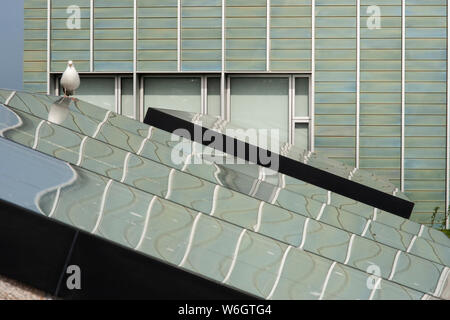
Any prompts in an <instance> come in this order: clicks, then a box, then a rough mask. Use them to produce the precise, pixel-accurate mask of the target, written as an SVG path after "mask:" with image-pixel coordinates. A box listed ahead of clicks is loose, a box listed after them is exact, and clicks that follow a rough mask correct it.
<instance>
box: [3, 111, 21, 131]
mask: <svg viewBox="0 0 450 320" xmlns="http://www.w3.org/2000/svg"><path fill="white" fill-rule="evenodd" d="M8 111H10V112H11V113H12V114H14V115H15V116H16V117H17V120H18V122H17V123H16V124H15V125H13V126H11V127H7V128H3V129H1V130H0V137H3V136H4V134H5V132H6V131H8V130H13V129H17V128H20V127H21V126H22V125H23V121H22V118H20V117H19V115H18V114H17V113H15V112H14V111H12V110H11V109H9V108H8Z"/></svg>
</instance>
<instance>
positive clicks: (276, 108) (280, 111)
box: [230, 76, 289, 142]
mask: <svg viewBox="0 0 450 320" xmlns="http://www.w3.org/2000/svg"><path fill="white" fill-rule="evenodd" d="M230 120H231V122H234V123H236V124H237V125H239V126H241V127H244V128H254V129H279V138H280V141H281V142H288V140H289V139H288V137H289V135H288V133H289V129H288V128H289V78H288V77H280V78H278V77H233V76H231V79H230Z"/></svg>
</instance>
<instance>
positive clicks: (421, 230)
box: [417, 224, 425, 237]
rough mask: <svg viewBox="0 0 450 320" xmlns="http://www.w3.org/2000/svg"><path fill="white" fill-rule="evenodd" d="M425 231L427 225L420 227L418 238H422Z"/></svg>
mask: <svg viewBox="0 0 450 320" xmlns="http://www.w3.org/2000/svg"><path fill="white" fill-rule="evenodd" d="M424 229H425V225H423V224H422V225H420V230H419V233H418V234H417V236H418V237H421V236H422V234H423V230H424Z"/></svg>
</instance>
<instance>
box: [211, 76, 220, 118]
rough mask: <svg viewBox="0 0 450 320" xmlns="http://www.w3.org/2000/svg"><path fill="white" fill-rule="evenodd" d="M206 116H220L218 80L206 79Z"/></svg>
mask: <svg viewBox="0 0 450 320" xmlns="http://www.w3.org/2000/svg"><path fill="white" fill-rule="evenodd" d="M208 114H209V115H211V116H220V114H221V112H220V78H209V77H208Z"/></svg>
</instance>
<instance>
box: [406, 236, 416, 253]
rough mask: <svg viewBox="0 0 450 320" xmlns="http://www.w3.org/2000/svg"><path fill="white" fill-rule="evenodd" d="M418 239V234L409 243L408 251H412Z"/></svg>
mask: <svg viewBox="0 0 450 320" xmlns="http://www.w3.org/2000/svg"><path fill="white" fill-rule="evenodd" d="M416 239H417V236H414V237H413V238H412V239H411V242H410V243H409V246H408V249H406V252H410V251H411V249H412V248H413V246H414V242H416Z"/></svg>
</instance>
